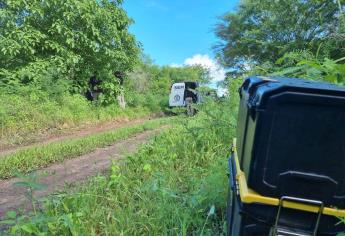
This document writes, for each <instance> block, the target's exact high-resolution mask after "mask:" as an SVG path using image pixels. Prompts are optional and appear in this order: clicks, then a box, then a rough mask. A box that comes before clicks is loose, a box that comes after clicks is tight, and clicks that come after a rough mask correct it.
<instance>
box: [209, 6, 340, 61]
mask: <svg viewBox="0 0 345 236" xmlns="http://www.w3.org/2000/svg"><path fill="white" fill-rule="evenodd" d="M344 2H345V1H344V0H332V1H331V0H330V1H323V0H310V1H304V0H274V1H272V0H242V1H241V2H240V4H239V6H238V9H237V11H236V12H229V13H227V14H225V15H224V16H223V17H221V20H220V23H219V24H218V25H217V26H216V34H217V36H218V37H219V38H220V39H221V42H220V43H219V44H218V45H216V47H215V48H216V51H217V52H218V56H219V58H220V59H221V61H222V62H223V64H224V65H226V66H228V67H236V66H239V65H241V64H244V62H254V63H257V64H260V63H264V62H266V61H269V62H275V61H276V60H277V59H278V58H281V57H282V56H283V55H284V54H285V53H287V52H291V51H294V50H305V49H308V50H311V51H317V50H318V49H320V50H319V53H322V54H324V55H325V56H328V57H330V58H339V57H340V55H342V54H343V53H344V34H343V31H344V27H343V26H344V24H343V13H342V12H343V9H344ZM320 45H321V46H320ZM339 49H340V50H339Z"/></svg>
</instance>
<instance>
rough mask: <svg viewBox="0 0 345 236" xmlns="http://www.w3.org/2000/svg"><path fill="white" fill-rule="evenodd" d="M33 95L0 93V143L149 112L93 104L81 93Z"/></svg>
mask: <svg viewBox="0 0 345 236" xmlns="http://www.w3.org/2000/svg"><path fill="white" fill-rule="evenodd" d="M0 90H1V89H0ZM36 94H37V92H35V93H32V94H28V95H21V94H11V95H8V94H1V95H0V100H1V104H0V129H1V130H0V140H1V141H0V146H14V145H18V144H24V143H32V142H34V141H36V139H37V138H38V137H37V134H39V133H54V132H58V131H59V130H63V129H67V128H71V127H76V126H80V125H82V124H85V123H88V124H90V123H100V122H105V121H110V120H114V119H120V120H121V119H123V118H126V119H135V118H139V117H144V116H148V115H149V114H150V113H151V112H152V111H150V110H149V109H148V108H144V107H137V108H134V107H133V108H128V109H121V108H120V107H118V106H117V105H115V104H113V105H109V106H106V107H103V106H95V105H92V104H91V103H89V102H87V101H86V100H85V98H83V97H82V96H80V95H68V94H66V95H65V96H62V97H61V98H60V99H58V100H56V99H55V98H50V97H49V95H47V94H44V95H43V92H41V93H40V94H39V96H40V97H36V96H35V95H36Z"/></svg>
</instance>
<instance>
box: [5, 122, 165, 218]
mask: <svg viewBox="0 0 345 236" xmlns="http://www.w3.org/2000/svg"><path fill="white" fill-rule="evenodd" d="M137 122H138V121H137ZM140 122H143V121H140ZM166 127H167V126H166V125H163V126H160V127H156V128H154V129H151V130H145V131H143V132H140V133H137V134H135V135H133V136H131V137H129V138H127V139H125V140H121V141H116V142H115V143H113V144H112V145H109V146H106V147H103V148H97V149H96V150H94V151H92V152H90V153H87V154H84V155H81V156H78V157H74V158H72V159H67V160H65V161H64V162H62V163H56V164H52V165H50V166H48V167H46V168H41V169H39V170H38V171H36V172H35V175H36V176H37V183H42V184H45V185H46V186H47V187H46V188H44V189H43V190H40V191H35V192H34V194H33V195H34V198H35V199H41V198H43V197H45V196H48V195H49V194H51V193H54V192H56V191H58V190H61V189H63V188H64V187H65V186H73V185H75V184H76V183H79V182H80V181H84V180H86V179H87V178H88V177H91V176H95V175H97V174H99V173H104V172H105V171H107V170H108V169H109V167H110V166H111V163H112V162H113V161H118V160H120V159H121V158H123V157H125V156H126V155H129V154H133V153H135V152H136V150H137V149H138V147H139V146H140V145H141V144H144V143H146V142H147V141H148V140H149V139H150V138H151V137H152V136H154V135H155V134H157V133H158V132H159V131H161V130H162V129H163V128H166ZM115 130H116V129H115ZM23 181H24V182H25V180H23V179H20V178H17V177H15V178H10V179H3V180H0V218H2V217H3V216H4V214H5V213H6V212H7V211H9V210H16V211H18V210H30V209H31V207H30V200H29V199H28V198H27V197H26V193H27V191H28V190H27V188H25V187H15V186H14V185H15V183H18V182H23Z"/></svg>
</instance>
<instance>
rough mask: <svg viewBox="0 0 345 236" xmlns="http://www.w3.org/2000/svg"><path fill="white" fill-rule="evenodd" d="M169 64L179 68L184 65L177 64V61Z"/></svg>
mask: <svg viewBox="0 0 345 236" xmlns="http://www.w3.org/2000/svg"><path fill="white" fill-rule="evenodd" d="M169 66H170V67H173V68H179V67H182V66H183V65H181V64H177V63H171V64H170V65H169Z"/></svg>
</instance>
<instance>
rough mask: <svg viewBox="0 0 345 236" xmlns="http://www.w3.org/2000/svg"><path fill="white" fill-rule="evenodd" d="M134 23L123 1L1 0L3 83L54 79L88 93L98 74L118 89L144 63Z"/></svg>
mask: <svg viewBox="0 0 345 236" xmlns="http://www.w3.org/2000/svg"><path fill="white" fill-rule="evenodd" d="M131 23H132V20H131V19H130V18H129V17H128V16H127V14H126V12H125V11H124V10H123V8H122V0H112V1H109V0H79V1H74V0H65V1H61V0H45V1H42V0H31V1H26V0H5V1H3V0H0V48H1V50H0V82H1V83H6V84H8V83H14V82H18V83H24V84H25V83H34V82H36V81H39V80H45V79H47V78H48V77H53V79H55V80H66V81H69V82H70V83H71V84H72V85H73V88H74V89H76V91H80V90H81V91H82V90H83V89H85V87H86V86H87V83H88V80H89V78H90V76H92V75H94V74H97V76H99V77H100V78H102V80H104V81H105V83H104V84H105V86H108V87H111V88H112V89H113V88H114V86H117V84H118V81H117V79H116V78H115V77H114V72H116V71H121V72H127V71H130V70H132V69H133V67H134V66H135V64H136V63H137V61H138V56H139V53H140V48H139V46H138V43H137V41H136V39H135V37H134V36H133V35H132V34H130V33H129V31H128V27H129V25H130V24H131ZM48 75H49V76H48Z"/></svg>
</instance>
